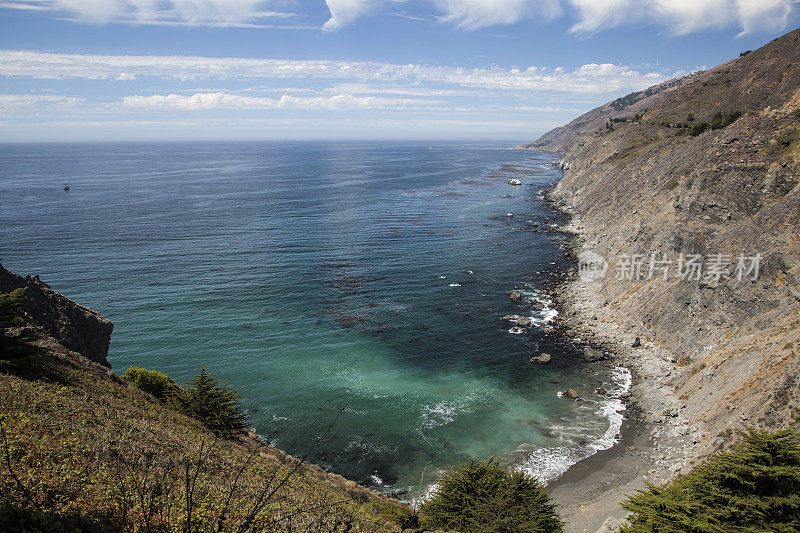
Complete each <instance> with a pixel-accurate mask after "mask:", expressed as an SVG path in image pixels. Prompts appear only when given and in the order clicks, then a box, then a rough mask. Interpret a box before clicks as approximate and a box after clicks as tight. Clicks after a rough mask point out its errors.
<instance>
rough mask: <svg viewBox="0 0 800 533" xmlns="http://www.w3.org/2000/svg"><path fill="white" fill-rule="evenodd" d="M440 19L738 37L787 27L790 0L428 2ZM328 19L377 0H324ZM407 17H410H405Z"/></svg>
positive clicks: (332, 23)
mask: <svg viewBox="0 0 800 533" xmlns="http://www.w3.org/2000/svg"><path fill="white" fill-rule="evenodd" d="M430 1H431V2H432V3H433V5H434V6H435V7H436V8H437V9H438V10H439V11H440V12H441V13H442V17H441V20H444V21H447V22H452V23H454V24H456V25H457V26H458V27H459V28H462V29H466V30H475V29H479V28H485V27H489V26H498V25H509V24H516V23H518V22H521V21H523V20H537V21H549V20H552V19H554V18H556V17H558V16H560V15H562V14H563V13H565V12H572V13H574V14H576V15H577V18H578V22H577V23H575V24H574V25H573V26H572V29H571V31H573V32H580V33H596V32H597V31H601V30H603V29H607V28H613V27H617V26H621V25H623V24H634V23H649V24H656V25H659V26H663V27H665V28H667V29H668V30H669V31H671V32H672V33H675V34H686V33H691V32H694V31H699V30H703V29H710V28H726V27H731V26H737V25H738V26H739V27H741V28H742V30H743V32H744V33H746V32H750V31H755V30H761V29H765V30H780V29H783V28H786V25H787V21H788V16H789V13H791V11H792V9H793V6H794V5H795V4H796V2H795V1H793V0H430ZM326 2H327V4H328V7H329V9H330V11H331V19H330V20H329V21H328V22H327V23H326V24H325V29H327V30H335V29H339V28H341V27H343V26H346V25H348V24H351V23H352V22H354V21H355V20H356V19H357V18H358V17H360V16H362V15H364V14H366V13H367V12H369V11H370V10H374V9H377V7H378V6H379V5H380V2H379V0H326ZM404 16H406V17H407V18H412V19H413V18H415V17H413V16H409V14H407V13H404Z"/></svg>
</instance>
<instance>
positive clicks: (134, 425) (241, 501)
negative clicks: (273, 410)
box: [0, 270, 411, 532]
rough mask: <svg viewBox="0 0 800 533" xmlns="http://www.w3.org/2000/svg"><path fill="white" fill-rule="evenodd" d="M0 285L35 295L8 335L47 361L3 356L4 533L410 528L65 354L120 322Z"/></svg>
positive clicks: (358, 494)
mask: <svg viewBox="0 0 800 533" xmlns="http://www.w3.org/2000/svg"><path fill="white" fill-rule="evenodd" d="M2 275H3V279H4V280H8V279H11V282H12V284H13V285H20V284H22V285H24V286H26V287H27V292H28V295H29V296H28V301H27V302H26V304H25V306H24V320H25V321H26V322H27V324H24V323H20V322H19V321H17V322H15V324H16V326H15V328H10V329H18V328H20V327H22V328H26V327H33V328H34V330H35V331H36V335H37V337H36V339H35V340H34V341H33V342H32V343H31V344H32V345H33V346H34V347H35V348H36V351H37V353H34V354H31V355H28V356H26V357H24V358H12V359H9V358H7V357H6V355H7V354H4V353H0V429H1V430H2V431H0V433H1V436H2V440H0V531H9V532H10V531H42V532H44V531H47V532H51V531H115V532H118V531H278V530H280V531H283V530H292V531H400V530H401V529H402V528H401V526H402V525H403V524H404V523H406V521H407V520H408V519H409V517H410V515H411V510H410V509H409V508H407V507H405V506H404V505H402V504H400V503H399V502H397V501H395V500H390V499H388V498H386V497H384V496H383V495H381V494H379V493H377V492H373V491H371V490H369V489H366V488H363V487H361V486H359V485H357V484H356V483H353V482H351V481H348V480H345V479H344V478H341V477H339V476H336V475H332V474H329V473H326V472H324V471H322V470H321V469H319V468H318V467H316V466H313V465H306V464H301V462H300V461H299V460H298V459H296V458H293V457H290V456H288V455H285V454H284V453H282V452H281V451H279V450H276V449H274V448H272V447H270V446H268V445H267V444H265V443H264V442H262V441H260V440H259V439H258V438H257V437H256V436H255V435H253V434H252V433H248V432H245V433H242V434H238V435H235V436H227V437H226V436H224V435H219V434H215V433H214V432H212V431H210V430H209V429H208V428H206V427H205V426H203V424H201V423H200V422H199V421H197V420H195V419H193V418H189V417H187V416H184V415H182V414H180V413H179V412H177V411H176V410H174V409H172V408H170V407H169V405H167V404H165V403H162V402H160V401H158V400H157V399H155V398H154V397H152V396H150V395H148V394H146V393H144V392H142V391H140V390H139V389H136V388H133V387H130V386H128V384H127V383H126V382H124V381H123V380H122V379H120V378H119V377H118V376H117V375H116V374H114V373H112V372H111V371H110V370H109V369H108V368H106V367H104V366H102V365H101V364H98V363H97V362H93V361H90V360H89V359H88V358H86V357H84V356H83V355H81V354H80V353H78V352H77V351H74V350H73V349H70V348H69V347H67V342H69V343H70V344H69V346H73V347H84V346H103V345H104V346H105V347H106V349H107V347H108V334H109V333H110V331H111V323H110V322H109V321H107V320H106V319H104V318H102V317H101V316H100V315H97V314H96V313H94V312H92V311H89V310H88V309H85V308H83V307H81V306H78V305H77V304H74V303H73V302H71V301H70V300H68V299H67V298H65V297H63V296H61V295H60V294H58V293H56V292H54V291H52V290H51V289H49V288H48V287H47V286H46V285H44V284H43V283H41V282H39V281H38V280H33V279H30V280H26V279H24V278H19V277H18V276H14V275H13V274H10V273H8V272H7V271H4V270H3V271H2ZM20 280H22V281H20ZM23 282H24V283H23ZM8 286H9V285H8V283H7V282H5V281H4V284H3V285H2V287H8ZM4 290H5V289H0V292H3V291H4ZM32 324H33V326H31V325H32ZM37 324H42V325H41V326H40V325H37ZM84 327H86V328H87V329H82V328H84ZM51 332H53V334H51ZM9 334H14V331H3V330H1V329H0V335H9ZM95 335H97V337H95ZM62 339H63V340H62ZM81 343H83V344H81ZM89 353H90V354H93V355H96V354H97V353H96V352H89ZM102 360H105V354H103V358H102ZM330 422H331V421H328V420H321V421H320V424H319V427H316V428H310V429H309V432H308V434H307V435H304V436H300V437H301V438H300V439H299V440H298V442H297V448H298V449H301V450H303V449H308V448H309V447H310V446H312V445H313V442H314V441H315V440H316V439H317V438H318V436H320V435H322V434H324V431H325V428H326V426H328V425H329V423H330Z"/></svg>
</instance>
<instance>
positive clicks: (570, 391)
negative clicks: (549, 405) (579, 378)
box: [561, 389, 579, 399]
mask: <svg viewBox="0 0 800 533" xmlns="http://www.w3.org/2000/svg"><path fill="white" fill-rule="evenodd" d="M561 395H562V396H563V397H564V398H572V399H575V398H579V395H578V393H577V392H575V389H567V390H565V391H564V392H562V393H561Z"/></svg>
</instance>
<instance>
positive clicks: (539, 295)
mask: <svg viewBox="0 0 800 533" xmlns="http://www.w3.org/2000/svg"><path fill="white" fill-rule="evenodd" d="M519 293H520V294H522V296H524V297H525V298H526V299H527V300H532V301H534V302H536V303H539V304H541V306H542V308H541V309H534V310H532V314H531V316H530V317H528V318H530V319H531V323H532V324H533V325H535V326H539V327H541V326H544V325H546V324H548V323H550V322H552V321H553V320H554V319H555V318H556V317H557V316H558V311H556V310H555V309H553V300H551V299H550V298H549V297H548V296H547V295H546V294H545V293H543V292H541V291H538V290H535V289H534V290H526V289H522V290H520V291H519Z"/></svg>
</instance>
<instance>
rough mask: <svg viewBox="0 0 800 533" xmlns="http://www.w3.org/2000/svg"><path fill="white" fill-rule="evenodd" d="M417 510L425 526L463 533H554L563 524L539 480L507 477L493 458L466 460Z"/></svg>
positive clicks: (519, 474) (521, 475)
mask: <svg viewBox="0 0 800 533" xmlns="http://www.w3.org/2000/svg"><path fill="white" fill-rule="evenodd" d="M420 511H421V516H422V525H423V526H425V527H427V528H431V529H437V528H438V529H444V530H456V531H462V532H464V533H472V532H486V533H489V532H496V533H529V532H557V531H561V530H562V528H563V525H564V523H563V522H562V520H561V518H560V517H559V515H558V513H557V512H556V510H555V505H554V504H553V503H551V501H550V495H549V493H548V491H547V489H546V488H545V487H544V485H542V483H541V482H540V481H539V480H538V479H536V478H534V477H531V476H529V475H527V474H524V473H522V472H508V471H507V470H504V469H503V468H502V467H501V466H500V464H499V462H498V461H497V460H496V459H494V458H492V459H489V460H488V461H481V462H475V461H474V460H472V459H470V461H469V462H468V463H465V464H463V465H461V466H460V467H459V468H457V469H456V470H454V471H452V472H450V473H449V474H446V475H445V476H443V477H442V478H441V479H440V480H439V487H438V488H437V489H436V490H435V492H434V494H433V496H431V498H430V499H428V500H427V501H425V502H424V503H423V504H422V506H421V508H420Z"/></svg>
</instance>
